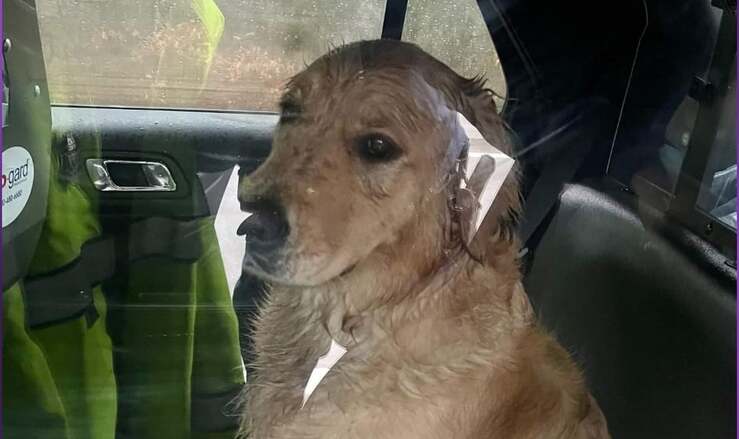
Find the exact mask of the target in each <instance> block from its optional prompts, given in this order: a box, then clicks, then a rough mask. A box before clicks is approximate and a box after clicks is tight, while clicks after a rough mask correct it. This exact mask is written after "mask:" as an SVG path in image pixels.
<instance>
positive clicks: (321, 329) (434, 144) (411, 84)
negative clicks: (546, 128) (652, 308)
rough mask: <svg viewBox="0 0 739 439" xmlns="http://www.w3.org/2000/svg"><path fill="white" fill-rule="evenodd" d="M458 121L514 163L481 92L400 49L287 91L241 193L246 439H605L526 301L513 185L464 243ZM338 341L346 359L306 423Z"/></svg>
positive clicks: (332, 69)
mask: <svg viewBox="0 0 739 439" xmlns="http://www.w3.org/2000/svg"><path fill="white" fill-rule="evenodd" d="M456 112H460V113H462V114H463V115H464V116H465V117H466V118H467V119H468V120H469V121H470V122H471V123H472V124H474V125H475V126H476V127H477V128H478V129H479V130H480V131H481V133H482V134H483V136H484V137H485V139H486V140H487V141H488V142H489V143H491V144H492V145H494V146H496V147H498V148H499V149H501V150H503V151H509V150H510V146H509V144H508V142H507V140H506V130H505V129H504V128H505V127H504V125H503V122H502V120H501V118H500V117H499V116H498V114H497V112H496V108H495V104H494V102H493V100H492V92H491V91H490V90H487V89H485V88H484V81H483V80H481V79H479V78H476V79H465V78H462V77H460V76H459V75H457V74H456V73H454V72H453V71H452V70H451V69H449V68H448V67H447V66H446V65H444V64H443V63H441V62H439V61H437V60H436V59H434V58H433V57H431V56H430V55H428V54H426V53H425V52H423V51H422V50H421V49H419V48H418V47H416V46H414V45H412V44H409V43H403V42H398V41H390V40H380V41H364V42H358V43H353V44H349V45H345V46H342V47H339V48H336V49H334V50H331V51H330V52H329V53H327V54H326V55H324V56H323V57H321V58H319V59H318V60H316V61H315V62H313V63H312V64H311V65H310V66H308V67H307V68H306V69H305V70H304V71H302V72H300V73H299V74H298V75H296V76H295V77H294V78H292V80H291V81H290V82H289V83H288V85H287V87H286V91H285V94H284V96H283V97H282V100H281V117H280V121H279V123H278V126H277V128H276V130H275V132H274V141H273V149H272V152H271V155H270V156H269V157H268V158H267V160H266V161H265V163H264V164H263V165H262V166H261V167H260V168H258V169H257V170H256V171H255V172H254V173H253V174H251V175H248V176H244V177H242V179H241V181H240V183H239V199H240V201H241V203H242V207H243V208H244V210H247V211H250V212H253V215H252V216H251V217H249V218H248V219H247V220H246V221H245V222H244V223H243V224H242V225H241V227H240V234H245V235H246V247H247V248H246V256H245V259H244V269H245V270H246V271H247V272H248V273H250V274H252V275H255V276H258V277H260V278H262V279H264V280H266V281H268V283H269V284H270V290H269V291H268V292H267V299H266V301H265V303H264V304H263V305H262V307H261V310H260V315H259V317H258V319H257V322H256V323H255V333H254V343H255V350H256V360H255V363H254V365H253V367H254V369H255V372H254V373H253V374H252V376H249V377H248V380H247V381H248V385H247V389H246V392H245V395H244V401H243V422H242V435H243V436H245V437H249V438H253V439H292V438H316V439H319V438H320V439H332V438H337V439H338V438H362V439H369V438H393V439H411V438H412V439H430V438H439V439H462V438H464V439H478V438H479V439H482V438H500V439H514V438H582V439H585V438H607V437H608V432H607V428H606V422H605V419H604V417H603V415H602V413H601V411H600V409H599V408H598V405H597V403H596V402H595V400H594V399H593V398H592V397H591V396H590V395H589V393H588V389H587V388H586V385H585V384H584V382H583V377H582V375H581V373H580V371H579V370H578V368H577V367H576V365H575V364H574V363H573V361H572V360H571V359H570V358H569V356H568V354H567V353H566V352H565V351H564V350H563V349H562V348H561V347H560V346H559V345H558V344H557V342H556V341H555V340H554V339H552V338H551V337H550V336H548V335H547V334H545V332H544V331H543V330H542V329H540V328H539V326H538V325H537V323H536V321H535V316H534V314H533V312H532V308H531V306H530V303H529V300H528V298H527V296H526V293H525V292H524V290H523V288H522V285H521V276H520V274H519V267H518V266H517V262H516V254H517V252H518V250H519V243H518V241H517V238H516V236H515V228H514V227H515V223H516V216H517V209H518V207H519V196H518V192H517V185H516V178H515V175H513V174H511V175H510V176H509V177H508V178H507V180H506V182H505V183H504V185H503V188H502V189H501V191H500V193H499V194H498V196H497V197H496V199H495V202H494V204H493V206H492V207H491V209H490V212H489V214H488V216H487V217H486V220H485V222H484V223H483V225H482V226H481V228H480V230H479V232H478V237H477V238H476V239H475V240H474V241H473V242H472V243H471V244H470V245H469V246H467V245H465V243H464V242H463V239H462V236H461V233H460V222H459V221H458V215H456V214H455V209H454V208H453V203H454V196H455V193H456V189H457V187H458V186H457V185H458V183H459V179H458V171H457V169H458V167H457V166H456V164H457V159H458V158H459V157H460V155H461V154H462V150H463V147H464V143H465V142H464V139H463V138H462V137H460V132H461V128H460V124H459V122H458V119H457V115H456ZM509 152H510V151H509ZM332 340H334V341H335V342H336V343H338V344H340V345H342V346H344V347H346V350H347V351H346V354H345V355H344V356H343V357H342V358H341V359H340V360H339V361H338V363H336V364H335V366H333V368H332V369H331V370H330V371H329V372H328V374H327V375H326V376H325V378H324V379H323V381H321V382H320V384H318V386H317V388H316V389H315V391H314V392H313V393H312V395H311V396H310V397H309V399H308V400H307V403H306V404H305V405H304V406H303V391H304V388H305V386H306V382H307V380H308V377H309V376H310V375H311V372H312V370H313V368H314V366H315V364H316V361H317V360H318V358H319V357H320V356H322V355H324V354H325V353H326V352H327V351H328V350H329V346H330V345H331V343H332Z"/></svg>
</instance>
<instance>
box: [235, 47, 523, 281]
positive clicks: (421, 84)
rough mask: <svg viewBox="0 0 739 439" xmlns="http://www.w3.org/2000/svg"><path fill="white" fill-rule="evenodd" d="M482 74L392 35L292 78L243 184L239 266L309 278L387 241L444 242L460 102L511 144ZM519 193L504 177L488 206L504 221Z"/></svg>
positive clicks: (504, 145)
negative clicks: (455, 67)
mask: <svg viewBox="0 0 739 439" xmlns="http://www.w3.org/2000/svg"><path fill="white" fill-rule="evenodd" d="M483 82H484V81H482V80H480V79H465V78H462V77H460V76H458V75H457V74H455V73H454V72H453V71H452V70H451V69H449V68H448V67H447V66H446V65H444V64H443V63H441V62H439V61H437V60H436V59H434V58H433V57H431V56H430V55H428V54H426V53H425V52H423V51H422V50H421V49H419V48H418V47H416V46H414V45H412V44H409V43H403V42H398V41H390V40H378V41H365V42H359V43H353V44H349V45H346V46H342V47H339V48H337V49H334V50H332V51H331V52H329V53H328V54H326V55H324V56H323V57H321V58H319V59H318V60H316V61H315V62H314V63H312V64H311V65H310V66H308V67H307V68H306V69H305V70H304V71H302V72H301V73H299V74H298V75H296V76H295V77H294V78H292V80H291V81H290V82H289V83H288V85H287V88H286V91H285V94H284V96H283V97H282V100H281V103H280V105H281V115H280V121H279V123H278V125H277V128H276V130H275V132H274V140H273V144H272V152H271V154H270V156H269V157H268V158H267V160H266V161H265V163H264V164H263V165H262V166H261V167H259V168H258V169H257V170H256V171H255V172H254V173H252V174H251V175H248V176H243V177H242V179H241V181H240V183H239V199H240V201H241V203H242V208H243V209H244V210H247V211H250V212H252V213H253V215H252V216H251V217H249V218H248V219H247V220H246V221H245V222H244V223H243V224H242V226H241V227H240V233H242V234H245V235H246V245H247V250H246V256H245V259H244V269H245V270H246V271H248V272H250V273H252V274H255V275H257V276H260V277H263V278H266V279H268V280H271V281H273V282H278V283H286V284H293V285H317V284H321V283H323V282H326V281H328V280H330V279H332V278H335V277H337V276H339V275H341V274H342V273H343V272H345V271H347V270H349V269H350V268H351V267H353V266H354V265H355V264H357V263H359V262H361V261H362V260H363V259H364V258H366V257H367V256H368V255H370V254H371V253H372V252H373V251H375V250H376V249H378V248H380V247H382V246H385V245H388V244H397V243H398V242H399V241H403V242H405V243H407V245H408V246H410V247H413V246H415V244H414V242H415V243H420V242H426V243H428V241H429V240H432V241H436V242H434V245H432V246H430V247H429V246H427V248H428V249H427V250H426V251H434V250H433V249H441V248H443V246H444V245H445V244H446V243H444V242H442V241H443V240H444V239H447V238H445V236H447V235H448V234H445V233H444V232H445V228H446V227H448V225H449V213H448V206H447V204H448V203H447V201H448V198H449V196H450V190H451V189H450V185H449V181H450V180H449V175H450V172H451V170H452V169H453V166H455V160H456V159H457V158H458V157H459V155H460V153H461V151H462V149H463V147H464V141H465V137H464V133H463V131H462V129H461V127H460V125H459V123H458V120H457V115H456V112H457V111H459V112H461V113H462V114H464V115H465V116H466V117H467V119H468V120H470V121H471V122H472V123H473V124H474V125H475V126H477V127H478V129H479V130H480V131H481V132H482V133H483V135H484V136H485V137H486V139H487V140H488V141H489V142H490V143H492V144H493V145H495V146H496V147H498V148H499V149H502V150H503V151H504V152H509V151H507V149H508V142H507V141H506V136H505V130H504V126H503V123H502V121H501V119H500V118H499V116H498V114H497V112H496V109H495V104H494V102H493V100H492V95H491V93H490V91H489V90H486V89H484V88H483ZM516 194H517V193H516V190H515V179H510V181H508V182H507V183H506V185H504V188H503V190H502V196H499V197H498V199H497V200H496V204H497V205H496V204H494V205H493V207H492V209H491V211H493V212H494V213H493V215H492V216H496V217H497V219H496V220H495V221H494V222H495V223H496V224H497V226H498V228H499V229H501V230H503V229H502V228H501V227H503V226H504V227H503V228H505V229H506V230H508V229H509V228H510V224H509V223H510V222H511V221H512V220H513V218H512V213H513V211H512V208H514V205H515V203H516V200H517V195H516ZM495 212H497V213H495ZM506 235H509V232H508V231H506ZM414 237H415V238H414ZM507 239H510V237H508V238H507ZM425 248H426V247H425ZM434 256H435V255H427V257H429V258H432V257H434Z"/></svg>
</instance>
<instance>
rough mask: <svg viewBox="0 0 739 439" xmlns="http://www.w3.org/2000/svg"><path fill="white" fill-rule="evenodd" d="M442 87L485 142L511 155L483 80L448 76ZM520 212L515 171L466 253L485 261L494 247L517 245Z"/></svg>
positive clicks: (507, 137) (505, 132) (509, 141)
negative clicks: (471, 252) (469, 252)
mask: <svg viewBox="0 0 739 439" xmlns="http://www.w3.org/2000/svg"><path fill="white" fill-rule="evenodd" d="M446 79H447V81H445V82H446V83H445V84H443V85H442V87H443V89H444V92H445V94H446V95H447V98H448V99H449V100H450V103H451V104H452V105H453V107H454V108H455V109H456V111H458V112H460V113H462V115H464V117H465V118H466V119H467V120H468V121H470V123H471V124H472V125H474V126H475V128H477V130H478V131H480V134H482V136H483V137H484V138H485V140H486V141H487V142H488V143H490V144H491V145H493V146H494V147H496V148H497V149H499V150H500V151H502V152H504V153H505V154H508V155H513V143H512V139H511V136H510V134H509V133H510V131H509V129H508V127H507V126H506V124H505V122H504V121H503V119H502V118H501V117H500V115H499V114H498V111H497V107H496V104H495V101H494V99H493V98H494V96H495V94H494V93H493V91H492V90H490V89H489V88H486V87H485V82H486V81H485V78H484V77H482V76H479V77H475V78H471V79H468V78H463V77H461V76H459V75H457V74H455V73H453V72H452V73H451V75H450V76H448V77H447V78H446ZM520 208H521V198H520V192H519V186H518V170H517V166H515V165H514V167H513V170H512V171H511V172H510V173H509V174H508V176H507V177H506V180H505V182H504V183H503V186H502V187H501V189H500V191H499V192H498V195H497V196H496V197H495V200H494V201H493V204H492V206H491V207H490V210H489V211H488V213H487V216H486V217H485V220H484V221H483V223H482V225H481V226H480V229H479V230H478V233H477V237H476V238H475V240H474V241H473V242H472V243H471V244H470V250H471V251H473V252H474V253H475V256H477V257H479V258H480V259H482V260H489V259H491V258H492V257H493V255H494V254H496V253H498V251H496V250H494V249H495V248H496V247H499V246H500V245H503V246H505V247H510V244H511V243H513V242H517V240H516V229H517V224H518V216H519V211H520Z"/></svg>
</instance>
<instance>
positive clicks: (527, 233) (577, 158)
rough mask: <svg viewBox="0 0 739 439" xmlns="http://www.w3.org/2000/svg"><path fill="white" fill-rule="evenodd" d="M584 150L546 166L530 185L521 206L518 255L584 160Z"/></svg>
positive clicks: (527, 245) (572, 150) (529, 243)
mask: <svg viewBox="0 0 739 439" xmlns="http://www.w3.org/2000/svg"><path fill="white" fill-rule="evenodd" d="M587 151H588V150H582V149H579V148H573V149H571V150H570V151H569V153H568V154H565V155H564V156H563V157H561V158H560V160H558V161H557V163H555V164H551V165H549V166H547V167H546V168H545V169H544V171H543V172H542V173H541V175H540V176H539V178H538V179H537V180H536V183H534V186H533V187H532V188H531V191H530V192H529V196H528V197H527V198H526V201H525V202H524V206H523V212H524V213H523V217H522V219H521V223H520V224H519V229H518V232H519V235H518V236H519V238H520V239H521V243H522V246H523V248H522V255H524V254H525V253H526V252H527V251H528V250H529V247H530V245H531V242H530V241H531V237H532V236H533V235H534V232H536V231H537V230H538V229H539V227H540V226H541V224H542V223H543V222H544V220H545V219H546V217H547V214H549V212H550V211H551V210H552V208H553V207H554V206H555V205H556V203H557V200H558V198H559V194H560V192H561V191H562V188H563V187H564V185H565V183H567V182H568V181H572V179H573V178H574V177H575V174H576V173H577V171H578V170H579V169H580V165H582V163H583V161H584V160H585V155H586V154H587Z"/></svg>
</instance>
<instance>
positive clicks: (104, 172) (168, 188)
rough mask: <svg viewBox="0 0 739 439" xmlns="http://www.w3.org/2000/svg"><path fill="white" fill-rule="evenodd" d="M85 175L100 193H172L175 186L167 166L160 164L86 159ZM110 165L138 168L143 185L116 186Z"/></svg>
mask: <svg viewBox="0 0 739 439" xmlns="http://www.w3.org/2000/svg"><path fill="white" fill-rule="evenodd" d="M85 165H86V167H87V175H88V176H89V177H90V180H91V181H92V184H93V186H95V189H97V190H99V191H102V192H174V191H175V190H176V189H177V184H176V183H175V181H174V178H172V173H171V172H169V168H167V165H165V164H164V163H160V162H151V161H139V160H107V159H87V161H86V162H85ZM110 165H116V166H124V167H127V166H132V167H136V168H138V170H140V171H141V172H142V174H143V176H144V179H145V180H146V184H145V185H124V184H118V183H116V182H115V181H114V180H113V177H112V176H111V175H110V169H109V166H110Z"/></svg>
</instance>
